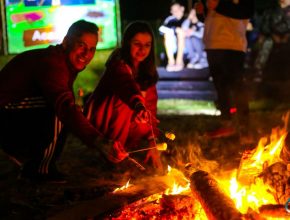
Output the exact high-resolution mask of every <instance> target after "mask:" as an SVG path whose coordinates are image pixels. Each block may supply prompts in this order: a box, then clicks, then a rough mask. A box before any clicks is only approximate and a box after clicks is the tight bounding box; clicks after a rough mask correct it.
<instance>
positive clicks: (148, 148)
mask: <svg viewBox="0 0 290 220" xmlns="http://www.w3.org/2000/svg"><path fill="white" fill-rule="evenodd" d="M154 148H157V146H156V147H147V148H142V149H139V150H133V151H129V152H127V153H128V154H132V153H136V152H141V151H146V150H151V149H154Z"/></svg>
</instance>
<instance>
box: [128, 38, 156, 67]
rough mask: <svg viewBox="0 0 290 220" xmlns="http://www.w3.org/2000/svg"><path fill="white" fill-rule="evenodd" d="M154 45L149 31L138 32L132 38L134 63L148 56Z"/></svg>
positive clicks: (131, 52) (131, 50)
mask: <svg viewBox="0 0 290 220" xmlns="http://www.w3.org/2000/svg"><path fill="white" fill-rule="evenodd" d="M151 47H152V37H151V35H150V34H149V33H137V34H136V35H135V36H134V37H133V38H132V40H131V47H130V54H131V59H132V62H133V64H139V63H140V62H142V61H143V60H145V59H146V57H148V55H149V53H150V50H151Z"/></svg>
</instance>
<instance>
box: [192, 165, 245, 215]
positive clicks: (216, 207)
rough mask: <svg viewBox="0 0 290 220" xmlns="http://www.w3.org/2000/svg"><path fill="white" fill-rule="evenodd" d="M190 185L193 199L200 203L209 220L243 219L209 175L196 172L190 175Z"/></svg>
mask: <svg viewBox="0 0 290 220" xmlns="http://www.w3.org/2000/svg"><path fill="white" fill-rule="evenodd" d="M190 183H191V191H192V193H193V195H194V197H196V198H197V200H198V201H199V202H200V203H201V206H202V208H203V209H204V210H205V213H206V215H207V217H208V219H209V220H238V219H243V218H242V214H241V213H240V212H239V211H238V210H237V209H236V208H235V204H234V202H233V201H232V200H231V199H230V198H229V197H228V196H227V195H225V193H224V192H222V190H221V189H220V188H219V186H218V182H217V181H216V180H215V179H214V178H213V177H212V176H210V174H209V173H207V172H205V171H201V170H199V171H196V172H195V173H193V174H192V175H191V177H190Z"/></svg>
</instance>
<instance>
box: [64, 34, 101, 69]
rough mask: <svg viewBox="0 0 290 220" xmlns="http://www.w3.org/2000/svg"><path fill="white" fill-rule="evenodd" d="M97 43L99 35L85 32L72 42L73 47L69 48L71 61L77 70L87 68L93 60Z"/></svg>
mask: <svg viewBox="0 0 290 220" xmlns="http://www.w3.org/2000/svg"><path fill="white" fill-rule="evenodd" d="M97 44H98V37H97V36H96V35H95V34H91V33H85V34H83V35H82V36H81V37H80V38H78V39H77V40H76V41H75V42H74V43H73V44H72V48H68V49H69V54H68V56H69V61H70V63H71V64H72V66H73V67H74V68H75V69H76V70H78V71H81V70H83V69H85V68H86V66H87V65H88V64H89V63H90V62H91V60H92V59H93V57H94V55H95V52H96V46H97Z"/></svg>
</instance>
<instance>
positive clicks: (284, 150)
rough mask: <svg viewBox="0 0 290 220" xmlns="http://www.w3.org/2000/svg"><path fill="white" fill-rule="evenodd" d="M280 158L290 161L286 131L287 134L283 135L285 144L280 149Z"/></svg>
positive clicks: (289, 141)
mask: <svg viewBox="0 0 290 220" xmlns="http://www.w3.org/2000/svg"><path fill="white" fill-rule="evenodd" d="M280 158H281V159H282V160H283V161H284V162H285V163H290V135H289V133H287V135H286V137H285V144H284V146H283V148H282V150H281V153H280Z"/></svg>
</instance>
